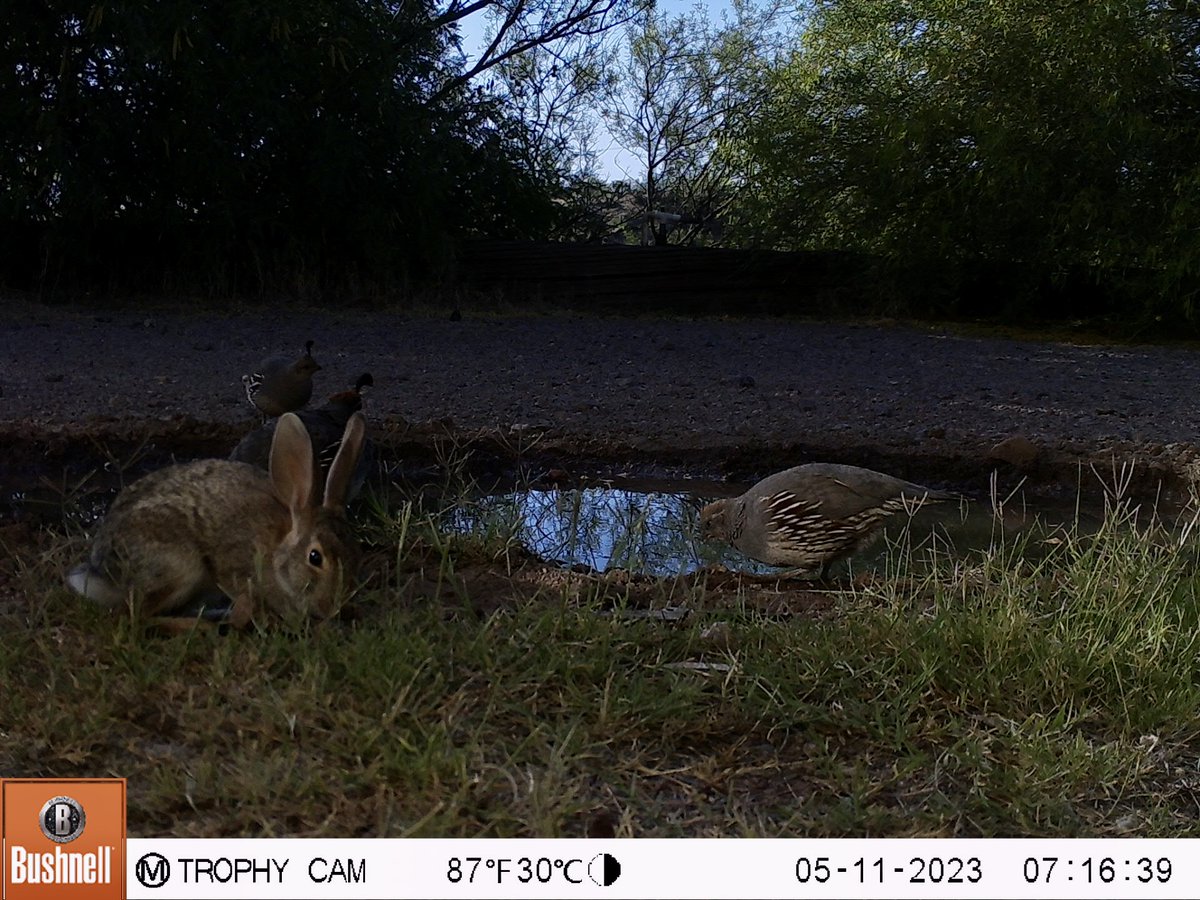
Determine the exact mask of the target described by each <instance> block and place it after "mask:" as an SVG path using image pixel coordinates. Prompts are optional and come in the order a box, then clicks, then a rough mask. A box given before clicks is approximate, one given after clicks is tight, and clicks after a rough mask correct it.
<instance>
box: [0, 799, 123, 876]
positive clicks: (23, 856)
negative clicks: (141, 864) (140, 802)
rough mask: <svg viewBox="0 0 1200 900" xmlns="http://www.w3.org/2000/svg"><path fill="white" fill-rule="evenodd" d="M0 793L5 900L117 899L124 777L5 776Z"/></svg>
mask: <svg viewBox="0 0 1200 900" xmlns="http://www.w3.org/2000/svg"><path fill="white" fill-rule="evenodd" d="M0 795H2V797H0V816H2V818H0V835H3V847H4V858H3V862H0V869H2V870H3V873H4V874H3V879H2V881H0V884H3V887H4V891H3V896H4V898H5V900H49V898H52V897H53V898H63V900H124V898H125V779H124V778H76V779H68V780H62V781H59V780H51V779H43V778H6V779H4V780H2V781H0Z"/></svg>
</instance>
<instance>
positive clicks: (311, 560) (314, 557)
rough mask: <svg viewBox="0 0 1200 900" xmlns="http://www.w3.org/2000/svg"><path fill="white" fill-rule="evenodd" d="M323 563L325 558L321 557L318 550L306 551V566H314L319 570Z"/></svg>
mask: <svg viewBox="0 0 1200 900" xmlns="http://www.w3.org/2000/svg"><path fill="white" fill-rule="evenodd" d="M324 562H325V557H323V556H322V555H321V551H320V550H317V549H316V548H315V547H314V548H313V549H312V550H309V551H308V564H309V565H310V566H315V567H316V568H318V569H319V568H321V564H322V563H324Z"/></svg>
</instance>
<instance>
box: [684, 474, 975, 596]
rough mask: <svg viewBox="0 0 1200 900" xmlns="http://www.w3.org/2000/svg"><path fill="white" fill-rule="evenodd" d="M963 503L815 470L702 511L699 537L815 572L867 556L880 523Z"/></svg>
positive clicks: (896, 482)
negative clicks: (919, 510) (927, 506)
mask: <svg viewBox="0 0 1200 900" xmlns="http://www.w3.org/2000/svg"><path fill="white" fill-rule="evenodd" d="M953 499H958V495H957V494H952V493H949V492H947V491H935V490H932V489H930V488H927V487H922V486H921V485H919V484H913V483H912V482H910V481H902V480H901V479H899V478H893V477H892V476H890V475H884V474H882V473H881V472H873V471H871V470H870V469H860V468H859V467H857V466H842V465H836V464H832V463H811V464H809V465H806V466H796V467H795V468H792V469H787V470H786V471H783V472H777V473H776V474H774V475H771V476H769V477H767V478H764V479H763V480H762V481H760V482H759V483H758V484H756V485H754V487H752V488H750V490H748V491H746V493H744V494H742V495H741V496H740V497H733V498H731V499H728V500H717V501H716V502H714V503H709V504H708V505H707V506H705V507H704V508H703V509H702V510H701V511H700V534H701V537H704V538H714V539H719V540H724V541H727V542H728V543H730V544H732V545H733V546H734V547H736V548H737V549H738V550H740V551H741V552H742V553H745V554H746V555H747V556H749V557H751V558H752V559H756V560H758V561H759V562H764V563H767V564H768V565H772V566H789V567H791V568H793V569H795V570H803V571H808V572H811V571H813V570H816V571H817V572H818V573H819V574H818V577H819V578H820V579H822V580H824V579H825V578H826V576H827V575H828V573H829V567H830V566H831V565H832V564H833V563H835V562H837V561H838V560H841V559H845V558H846V557H848V556H851V555H853V554H854V553H856V552H858V551H860V550H863V549H865V548H866V547H867V546H868V545H869V544H870V543H871V541H872V540H874V538H875V537H876V536H877V534H878V531H879V528H880V526H881V525H882V523H883V520H884V519H886V518H888V517H889V516H891V515H892V514H893V513H896V512H899V511H901V510H905V511H908V512H913V511H915V510H916V509H917V508H919V507H920V506H921V505H923V504H925V503H937V502H940V501H943V500H953Z"/></svg>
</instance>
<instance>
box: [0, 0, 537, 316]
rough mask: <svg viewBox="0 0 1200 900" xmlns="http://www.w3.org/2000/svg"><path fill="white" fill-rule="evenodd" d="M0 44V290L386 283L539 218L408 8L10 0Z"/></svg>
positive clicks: (419, 16) (502, 129)
mask: <svg viewBox="0 0 1200 900" xmlns="http://www.w3.org/2000/svg"><path fill="white" fill-rule="evenodd" d="M21 6H22V9H21V10H20V14H19V15H14V16H11V17H9V20H8V21H7V23H6V28H5V32H4V34H3V35H2V36H0V98H3V100H2V102H0V147H2V152H0V238H3V239H4V242H5V244H6V245H7V246H8V247H10V248H14V247H15V248H23V249H24V250H25V251H26V252H24V253H17V254H14V255H12V256H10V257H9V260H8V268H7V271H4V272H0V276H3V277H5V278H6V279H7V280H9V281H10V282H15V283H18V284H25V285H40V286H42V287H53V286H55V285H56V284H68V285H75V286H85V287H92V288H97V287H98V288H101V289H103V288H106V287H113V288H136V289H145V290H162V289H164V288H170V287H190V288H200V289H202V290H208V291H211V292H214V293H219V292H228V291H243V292H245V291H249V292H254V291H261V290H268V289H283V290H294V289H306V288H311V287H316V288H321V287H333V286H336V287H346V286H349V287H354V286H365V285H366V284H371V285H374V286H376V287H380V286H386V285H387V284H388V283H394V282H395V281H396V280H404V279H406V278H409V277H412V276H417V277H420V276H425V275H430V274H432V273H433V272H435V271H436V269H437V267H438V266H439V264H440V262H441V261H443V260H444V259H445V258H446V257H447V256H448V253H449V247H448V241H449V240H450V239H451V238H452V237H453V236H456V235H460V234H473V233H487V234H503V235H506V236H514V235H519V234H525V233H528V232H530V231H531V230H533V229H536V228H538V227H539V222H540V221H541V220H542V218H543V217H544V215H545V201H544V200H543V199H542V198H543V191H542V188H541V186H540V185H538V184H537V183H536V181H535V180H534V179H533V178H532V177H531V176H530V174H529V173H528V172H527V171H525V170H524V169H523V168H522V167H521V165H520V164H519V162H518V161H517V159H516V155H515V151H514V140H513V137H514V133H515V132H519V131H520V129H521V127H522V126H521V124H520V123H519V122H514V121H513V120H512V119H511V118H510V117H509V116H508V115H507V114H506V113H505V111H504V110H503V109H502V108H501V107H500V106H499V104H498V103H497V102H496V101H494V100H493V99H491V98H489V97H488V96H487V95H485V94H483V93H481V92H479V91H478V90H475V89H473V88H472V87H471V86H470V85H469V84H466V83H461V84H456V85H454V86H453V87H452V88H446V83H447V81H448V80H450V79H451V76H452V75H453V74H454V71H455V69H454V64H453V60H454V59H455V58H456V57H455V56H454V51H455V43H454V42H455V40H456V37H455V34H454V32H453V31H452V30H450V29H447V28H444V27H438V25H437V23H436V21H435V20H434V19H433V18H432V17H433V10H432V9H431V8H430V7H429V6H427V5H426V4H395V3H389V2H379V0H376V2H367V3H360V2H351V0H286V2H285V0H264V2H257V3H247V2H240V0H220V2H206V3H158V2H144V0H143V2H110V3H95V2H72V3H63V4H53V5H44V4H21Z"/></svg>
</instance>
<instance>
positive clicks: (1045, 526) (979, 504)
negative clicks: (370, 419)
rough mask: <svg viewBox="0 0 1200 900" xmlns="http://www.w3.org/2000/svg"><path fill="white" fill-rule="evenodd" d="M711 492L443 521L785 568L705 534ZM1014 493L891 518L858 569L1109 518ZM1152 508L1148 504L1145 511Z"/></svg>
mask: <svg viewBox="0 0 1200 900" xmlns="http://www.w3.org/2000/svg"><path fill="white" fill-rule="evenodd" d="M709 499H712V498H709V497H705V498H703V499H702V498H699V497H697V496H695V495H694V494H691V493H683V492H678V493H675V492H668V491H657V492H641V491H632V490H620V489H616V488H601V487H591V488H583V489H580V490H526V491H515V492H512V493H506V494H498V495H494V496H488V497H483V498H480V499H478V500H476V501H473V502H470V503H467V504H465V505H461V506H458V507H456V508H454V509H452V510H450V511H449V512H448V513H447V514H446V518H445V519H444V520H443V521H444V527H446V528H447V529H448V530H450V531H455V532H459V533H468V532H476V533H478V532H484V533H490V534H502V535H504V536H506V537H512V538H515V539H516V540H519V541H520V542H521V543H522V544H524V545H525V547H527V548H528V549H529V550H530V551H531V552H533V553H535V554H536V555H538V556H540V557H542V558H543V559H547V560H553V561H557V562H560V563H563V564H566V565H574V564H584V565H587V566H590V567H591V568H593V569H596V570H599V571H603V570H605V569H609V568H625V569H630V570H633V571H639V572H645V573H648V574H653V575H675V574H682V573H686V572H692V571H695V570H696V569H699V568H702V567H704V566H708V565H712V564H716V563H719V564H722V565H725V566H727V567H729V568H730V569H736V570H740V571H744V572H757V573H767V572H774V571H778V570H776V569H774V568H772V567H770V566H766V565H764V564H762V563H758V562H756V561H754V560H751V559H748V558H746V557H745V556H743V555H742V554H741V553H739V552H738V551H737V550H735V549H733V548H732V547H729V546H728V545H725V544H715V543H706V542H704V541H701V540H700V539H699V537H698V535H697V531H698V527H697V520H698V518H699V512H700V506H701V505H702V504H703V503H704V502H706V501H707V500H709ZM1008 501H1009V502H1007V503H1006V504H1004V507H1003V509H1002V510H1001V511H1000V513H999V514H997V513H996V512H995V511H994V510H993V507H992V504H991V503H990V502H989V501H988V500H987V499H984V500H974V501H971V502H963V503H960V504H956V503H942V504H936V505H928V506H925V507H923V508H922V509H921V510H920V511H919V512H917V514H916V515H915V516H912V517H907V516H905V515H903V514H900V515H896V516H894V517H892V518H891V519H890V520H888V523H887V527H886V528H885V529H884V531H883V539H881V540H879V541H877V542H875V543H874V544H872V545H871V546H870V547H868V548H867V549H866V550H865V551H864V552H863V553H861V554H859V555H858V556H856V557H854V558H853V559H852V560H851V562H852V565H853V566H854V568H855V569H856V570H859V569H863V568H867V569H877V568H879V567H880V566H881V565H882V563H883V561H884V559H885V557H886V555H887V553H888V547H889V543H892V544H895V543H899V544H900V545H901V546H902V547H903V548H905V549H906V550H910V551H911V552H912V553H913V555H914V556H921V555H928V554H930V553H937V554H939V555H946V554H949V555H952V556H960V555H963V554H965V553H968V552H970V551H972V550H982V549H985V548H987V547H989V546H991V545H994V544H995V543H996V542H997V541H1000V540H1012V539H1014V538H1016V537H1017V536H1018V535H1021V534H1024V533H1027V532H1032V533H1033V535H1034V536H1037V537H1043V536H1050V535H1051V534H1052V533H1053V532H1054V531H1055V530H1056V529H1058V528H1061V527H1067V528H1072V529H1077V530H1078V532H1079V533H1089V532H1093V531H1095V530H1096V528H1097V527H1098V526H1099V524H1100V522H1101V520H1102V518H1103V508H1102V505H1101V508H1080V507H1079V506H1078V504H1076V503H1074V502H1059V503H1054V502H1050V501H1045V500H1037V501H1029V502H1027V501H1025V500H1024V498H1022V497H1010V498H1008ZM1150 515H1151V508H1150V506H1149V505H1147V506H1146V507H1145V509H1144V511H1143V514H1142V515H1141V516H1139V519H1140V520H1142V521H1144V520H1146V519H1147V518H1148V517H1149V516H1150Z"/></svg>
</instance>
